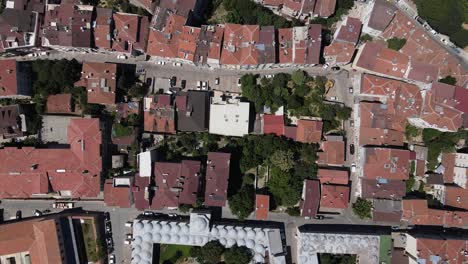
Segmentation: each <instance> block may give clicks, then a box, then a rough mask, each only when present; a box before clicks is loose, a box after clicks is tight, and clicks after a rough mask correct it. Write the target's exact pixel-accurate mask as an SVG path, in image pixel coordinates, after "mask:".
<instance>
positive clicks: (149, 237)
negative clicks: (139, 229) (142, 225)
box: [143, 232, 153, 241]
mask: <svg viewBox="0 0 468 264" xmlns="http://www.w3.org/2000/svg"><path fill="white" fill-rule="evenodd" d="M143 238H144V239H145V241H152V240H153V235H152V234H151V233H149V232H148V233H145V234H144V235H143Z"/></svg>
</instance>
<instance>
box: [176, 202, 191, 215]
mask: <svg viewBox="0 0 468 264" xmlns="http://www.w3.org/2000/svg"><path fill="white" fill-rule="evenodd" d="M191 208H192V206H191V205H189V204H181V205H179V211H180V212H182V213H188V212H189V211H190V209H191Z"/></svg>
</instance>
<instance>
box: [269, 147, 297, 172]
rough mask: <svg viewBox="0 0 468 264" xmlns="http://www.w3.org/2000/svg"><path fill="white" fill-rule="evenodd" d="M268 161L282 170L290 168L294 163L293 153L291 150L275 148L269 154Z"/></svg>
mask: <svg viewBox="0 0 468 264" xmlns="http://www.w3.org/2000/svg"><path fill="white" fill-rule="evenodd" d="M270 162H271V164H273V166H276V167H278V168H279V169H281V170H283V171H288V170H290V169H292V168H293V167H294V165H295V164H296V162H295V161H294V153H293V152H292V151H291V150H277V151H276V152H274V153H273V155H271V157H270Z"/></svg>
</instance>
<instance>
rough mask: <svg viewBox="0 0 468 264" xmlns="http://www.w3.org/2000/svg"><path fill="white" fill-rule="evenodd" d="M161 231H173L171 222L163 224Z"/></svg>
mask: <svg viewBox="0 0 468 264" xmlns="http://www.w3.org/2000/svg"><path fill="white" fill-rule="evenodd" d="M161 232H162V233H169V232H171V226H170V225H169V224H165V225H163V227H162V230H161Z"/></svg>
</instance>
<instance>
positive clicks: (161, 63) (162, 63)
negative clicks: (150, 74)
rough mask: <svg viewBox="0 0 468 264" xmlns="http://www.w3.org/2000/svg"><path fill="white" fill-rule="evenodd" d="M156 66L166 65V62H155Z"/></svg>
mask: <svg viewBox="0 0 468 264" xmlns="http://www.w3.org/2000/svg"><path fill="white" fill-rule="evenodd" d="M156 64H158V65H166V62H165V61H157V62H156Z"/></svg>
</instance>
